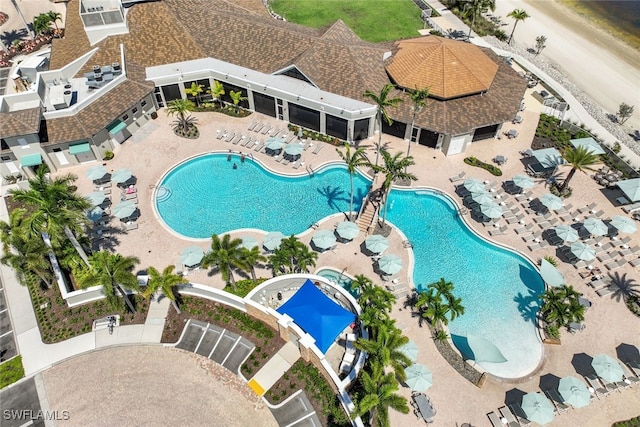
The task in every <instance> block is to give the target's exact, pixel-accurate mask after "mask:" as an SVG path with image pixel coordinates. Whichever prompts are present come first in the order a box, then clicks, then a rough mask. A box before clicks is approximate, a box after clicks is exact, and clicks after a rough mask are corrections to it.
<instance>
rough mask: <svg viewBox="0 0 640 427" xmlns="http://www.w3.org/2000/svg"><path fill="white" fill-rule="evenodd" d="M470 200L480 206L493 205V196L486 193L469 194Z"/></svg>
mask: <svg viewBox="0 0 640 427" xmlns="http://www.w3.org/2000/svg"><path fill="white" fill-rule="evenodd" d="M471 198H472V199H473V201H474V202H476V203H480V204H481V205H488V204H491V203H494V200H493V196H492V195H491V194H489V193H487V192H486V191H483V192H479V193H471Z"/></svg>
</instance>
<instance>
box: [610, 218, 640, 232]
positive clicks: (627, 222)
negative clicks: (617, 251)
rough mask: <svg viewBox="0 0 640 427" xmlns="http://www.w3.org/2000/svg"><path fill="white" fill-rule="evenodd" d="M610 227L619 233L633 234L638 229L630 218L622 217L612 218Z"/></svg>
mask: <svg viewBox="0 0 640 427" xmlns="http://www.w3.org/2000/svg"><path fill="white" fill-rule="evenodd" d="M611 225H613V226H614V227H615V228H616V229H617V230H618V231H619V232H621V233H635V231H636V230H637V229H638V226H637V225H636V223H635V222H633V220H632V219H631V218H629V217H628V216H623V215H616V216H614V217H613V219H612V220H611Z"/></svg>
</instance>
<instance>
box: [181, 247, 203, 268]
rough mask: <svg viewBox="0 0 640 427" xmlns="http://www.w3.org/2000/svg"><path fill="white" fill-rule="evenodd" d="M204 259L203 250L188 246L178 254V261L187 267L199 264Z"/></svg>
mask: <svg viewBox="0 0 640 427" xmlns="http://www.w3.org/2000/svg"><path fill="white" fill-rule="evenodd" d="M203 257H204V250H203V249H202V248H201V247H199V246H188V247H186V248H184V250H183V251H182V252H181V253H180V261H181V262H182V264H184V265H186V266H187V267H193V266H194V265H198V264H200V262H201V261H202V258H203Z"/></svg>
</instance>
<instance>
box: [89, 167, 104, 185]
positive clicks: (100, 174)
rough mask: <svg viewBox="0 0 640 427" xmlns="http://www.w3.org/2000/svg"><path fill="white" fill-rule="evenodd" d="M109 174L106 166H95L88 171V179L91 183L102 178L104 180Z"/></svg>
mask: <svg viewBox="0 0 640 427" xmlns="http://www.w3.org/2000/svg"><path fill="white" fill-rule="evenodd" d="M106 174H107V169H106V168H105V167H104V166H94V167H92V168H91V169H89V170H88V171H87V178H89V179H90V180H91V181H96V180H98V179H100V178H104V176H105V175H106Z"/></svg>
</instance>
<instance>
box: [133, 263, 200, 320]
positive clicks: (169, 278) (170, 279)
mask: <svg viewBox="0 0 640 427" xmlns="http://www.w3.org/2000/svg"><path fill="white" fill-rule="evenodd" d="M174 269H175V266H173V265H169V266H167V267H165V269H164V270H162V273H160V272H159V271H158V270H156V269H155V267H149V268H148V269H147V273H148V274H149V282H148V283H147V288H146V289H145V290H144V292H143V293H142V296H143V297H145V298H149V297H150V296H151V295H153V294H155V293H156V292H157V291H161V292H162V293H163V294H164V296H166V297H167V298H169V301H171V303H172V304H173V308H175V310H176V313H178V314H180V307H178V302H177V297H176V293H177V288H178V285H184V284H187V283H189V281H188V280H187V279H185V278H184V277H182V276H180V275H178V274H175V273H174V272H173V270H174Z"/></svg>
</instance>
